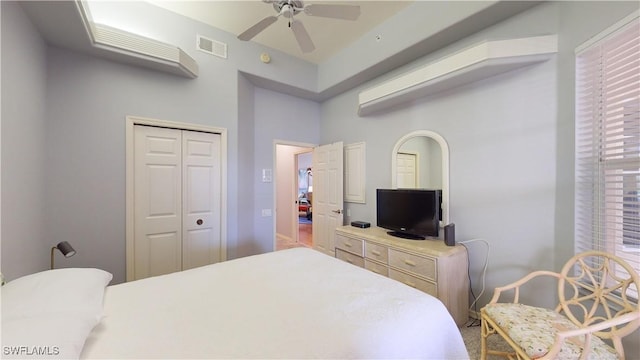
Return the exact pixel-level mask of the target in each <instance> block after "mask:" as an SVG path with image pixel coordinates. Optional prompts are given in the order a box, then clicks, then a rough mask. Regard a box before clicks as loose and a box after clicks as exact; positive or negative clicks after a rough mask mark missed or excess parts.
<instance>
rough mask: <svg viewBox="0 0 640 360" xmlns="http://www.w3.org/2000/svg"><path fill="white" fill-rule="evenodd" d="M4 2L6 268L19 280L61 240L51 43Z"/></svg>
mask: <svg viewBox="0 0 640 360" xmlns="http://www.w3.org/2000/svg"><path fill="white" fill-rule="evenodd" d="M1 6H2V15H1V16H2V21H1V24H2V32H1V33H2V47H3V49H5V48H10V49H12V50H11V51H4V50H3V51H2V114H1V116H2V142H1V143H2V191H1V192H2V195H1V196H2V272H3V274H4V276H5V277H6V278H7V279H13V278H16V277H19V276H22V275H26V274H30V273H33V272H37V271H42V270H45V269H48V268H49V249H50V248H51V246H54V245H55V244H56V243H57V241H56V239H55V238H53V237H51V236H50V235H49V234H48V232H47V231H46V228H45V207H46V205H45V203H46V201H45V191H46V187H45V184H46V181H47V177H46V172H45V166H44V164H45V153H46V145H45V144H46V141H45V136H46V130H47V126H48V125H47V117H46V111H45V100H46V93H45V91H46V78H47V64H46V46H45V44H44V42H43V41H42V39H41V38H40V36H39V35H38V33H37V32H36V30H35V28H34V27H33V26H32V25H31V23H30V22H29V20H28V19H27V18H26V17H25V15H24V13H23V12H22V9H21V8H20V7H19V6H18V5H16V4H14V3H5V2H2V3H1ZM6 29H11V31H6ZM57 255H59V253H58V254H57ZM58 260H59V261H60V258H58Z"/></svg>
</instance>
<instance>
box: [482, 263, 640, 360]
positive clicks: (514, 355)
mask: <svg viewBox="0 0 640 360" xmlns="http://www.w3.org/2000/svg"><path fill="white" fill-rule="evenodd" d="M574 274H575V275H574ZM540 276H551V277H554V278H556V279H557V281H558V297H559V303H558V305H557V307H556V308H555V310H551V309H545V308H539V307H533V306H528V305H524V304H520V303H519V296H520V288H521V287H522V286H523V285H524V284H526V283H527V282H528V281H529V280H531V279H533V278H536V277H540ZM639 285H640V281H639V280H638V273H637V272H636V271H635V270H634V269H633V268H631V266H629V264H627V263H626V262H625V261H624V260H622V259H620V258H619V257H616V256H613V255H611V254H608V253H604V252H598V251H590V252H585V253H582V254H578V255H576V256H574V257H572V258H571V259H570V260H569V261H568V262H567V263H566V264H565V265H564V267H563V268H562V271H561V272H560V273H555V272H551V271H535V272H532V273H531V274H529V275H527V276H525V277H524V278H522V279H520V280H519V281H516V282H514V283H512V284H510V285H507V286H504V287H499V288H496V289H495V293H494V295H493V298H492V299H491V301H490V303H489V304H487V305H486V306H485V307H484V308H482V310H481V311H480V314H481V317H482V338H481V345H482V351H481V359H482V360H485V359H486V358H487V355H488V354H491V355H500V356H505V357H507V358H509V359H624V358H625V357H624V349H623V347H622V341H621V339H622V338H623V337H624V336H626V335H628V334H630V333H631V332H633V331H634V330H635V329H637V328H638V326H640V306H639V305H638V301H637V300H635V299H633V298H629V297H628V294H629V293H633V292H635V296H636V297H637V294H638V289H639ZM505 293H506V294H507V295H510V296H513V299H512V302H506V303H505V302H498V300H499V299H500V296H501V295H503V296H504V295H505ZM494 334H497V335H500V336H501V337H502V338H504V340H506V342H507V343H508V344H509V345H510V346H511V347H512V348H513V352H504V351H495V350H489V349H487V337H489V336H491V335H494ZM603 339H607V340H608V341H609V342H610V344H612V345H613V346H611V345H610V344H607V343H606V342H605V341H603Z"/></svg>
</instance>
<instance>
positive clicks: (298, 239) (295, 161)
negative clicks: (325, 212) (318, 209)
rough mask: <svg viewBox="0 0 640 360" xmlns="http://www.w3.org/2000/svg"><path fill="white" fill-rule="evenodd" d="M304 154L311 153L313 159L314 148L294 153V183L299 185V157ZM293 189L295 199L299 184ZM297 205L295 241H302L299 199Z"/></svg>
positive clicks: (295, 211) (294, 213) (294, 222)
mask: <svg viewBox="0 0 640 360" xmlns="http://www.w3.org/2000/svg"><path fill="white" fill-rule="evenodd" d="M302 154H311V159H312V160H313V148H307V149H305V150H303V151H298V152H295V153H293V160H294V161H293V165H294V169H293V170H294V171H293V172H294V176H295V179H294V185H298V184H299V179H298V170H299V169H300V165H299V164H298V159H299V157H300V155H302ZM291 191H293V193H294V195H293V198H294V199H298V186H294V187H293V188H292V189H291ZM295 206H296V207H298V208H297V209H294V211H293V224H292V225H293V233H294V234H295V236H294V239H293V240H294V241H295V242H297V243H298V242H300V224H299V223H298V222H299V221H300V219H298V218H299V217H300V214H299V213H300V210H299V207H300V204H299V203H298V200H296V202H295ZM311 226H313V223H311Z"/></svg>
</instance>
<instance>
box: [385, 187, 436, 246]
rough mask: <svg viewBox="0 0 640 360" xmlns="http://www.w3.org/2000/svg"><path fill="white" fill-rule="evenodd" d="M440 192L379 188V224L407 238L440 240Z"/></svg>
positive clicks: (395, 234) (393, 233) (391, 233)
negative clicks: (435, 238) (438, 238)
mask: <svg viewBox="0 0 640 360" xmlns="http://www.w3.org/2000/svg"><path fill="white" fill-rule="evenodd" d="M440 197H441V192H440V190H423V189H377V191H376V202H377V205H376V208H377V210H376V218H377V225H378V226H379V227H381V228H385V229H388V230H391V231H390V232H389V234H390V235H393V236H398V237H402V238H407V239H424V238H425V237H427V236H429V237H438V230H439V227H440V201H441V200H440Z"/></svg>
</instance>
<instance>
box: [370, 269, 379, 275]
mask: <svg viewBox="0 0 640 360" xmlns="http://www.w3.org/2000/svg"><path fill="white" fill-rule="evenodd" d="M371 271H373V272H374V273H376V274H380V271H378V269H371Z"/></svg>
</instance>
